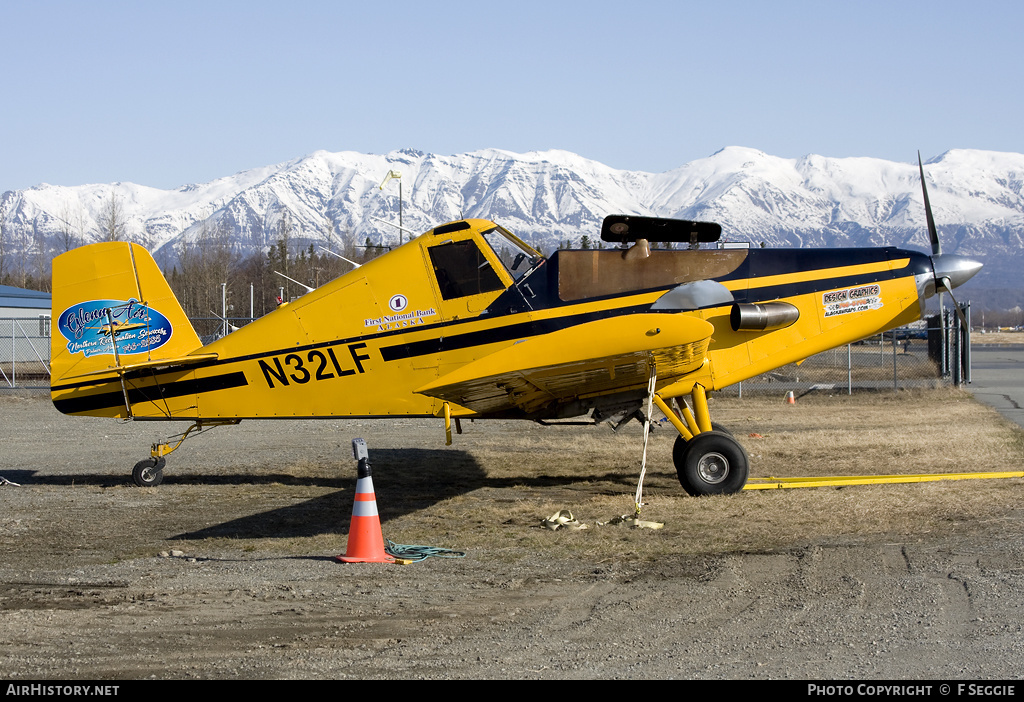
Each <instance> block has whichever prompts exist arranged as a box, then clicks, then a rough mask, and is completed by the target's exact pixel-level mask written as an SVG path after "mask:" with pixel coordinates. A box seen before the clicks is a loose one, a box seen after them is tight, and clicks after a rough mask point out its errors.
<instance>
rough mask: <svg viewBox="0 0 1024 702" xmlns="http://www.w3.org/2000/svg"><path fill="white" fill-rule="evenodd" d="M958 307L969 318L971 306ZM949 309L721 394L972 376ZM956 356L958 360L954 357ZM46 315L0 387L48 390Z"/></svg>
mask: <svg viewBox="0 0 1024 702" xmlns="http://www.w3.org/2000/svg"><path fill="white" fill-rule="evenodd" d="M963 310H964V312H965V315H966V316H967V319H968V321H969V320H970V316H969V315H970V306H969V305H964V307H963ZM191 321H192V324H193V326H194V327H195V330H196V333H197V334H199V338H200V339H201V340H202V342H203V343H204V344H208V343H210V342H211V341H213V340H215V339H218V338H220V337H221V336H223V335H224V334H226V333H230V332H231V331H233V330H235V329H238V328H240V327H242V326H245V325H246V324H248V323H249V322H251V321H253V320H252V319H250V318H248V317H232V318H228V319H221V318H220V317H197V318H194V319H192V320H191ZM967 329H969V325H968V326H967V327H965V326H964V325H962V324H961V322H960V319H959V316H958V315H956V314H955V313H954V312H953V310H950V309H946V310H945V314H944V315H943V316H942V317H939V316H938V315H936V316H934V317H930V318H929V319H928V320H927V321H926V322H924V323H921V324H920V325H919V326H915V327H905V328H901V329H896V330H894V331H891V332H885V333H884V334H879V335H877V336H873V337H871V338H869V339H865V340H863V341H860V342H857V343H856V344H850V345H849V346H841V347H839V348H835V349H832V350H830V351H826V352H824V353H819V354H817V355H815V356H811V357H810V358H808V359H806V360H805V361H803V362H802V363H799V364H796V363H792V364H789V365H787V366H783V367H781V368H777V369H775V370H773V371H770V372H768V373H764V374H763V375H759V376H757V377H754V378H751V379H749V380H745V381H743V382H742V383H737V384H735V385H733V386H730V387H728V388H725V389H724V390H722V391H721V392H722V393H725V394H733V395H736V394H738V395H739V396H740V397H742V396H743V395H744V394H757V393H775V392H781V393H786V392H788V391H790V390H792V391H794V392H795V393H796V394H798V395H799V394H804V393H807V392H811V391H814V390H829V391H840V392H842V391H845V392H848V393H852V392H853V391H854V390H855V389H900V388H912V387H934V386H937V385H939V384H942V383H947V382H951V383H954V384H959V383H961V382H965V381H968V382H969V381H970V335H969V332H967V331H966V330H967ZM957 360H959V362H957ZM49 385H50V318H49V317H39V318H26V319H0V389H13V388H20V389H48V388H49Z"/></svg>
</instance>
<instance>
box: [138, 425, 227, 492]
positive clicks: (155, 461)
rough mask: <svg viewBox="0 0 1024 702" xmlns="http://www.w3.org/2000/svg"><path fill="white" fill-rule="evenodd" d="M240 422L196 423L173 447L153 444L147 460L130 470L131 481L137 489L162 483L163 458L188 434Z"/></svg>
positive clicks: (179, 444) (165, 461)
mask: <svg viewBox="0 0 1024 702" xmlns="http://www.w3.org/2000/svg"><path fill="white" fill-rule="evenodd" d="M240 421H241V420H240V419H228V420H220V421H214V422H206V423H205V425H204V423H203V422H196V423H195V424H193V425H192V426H190V427H189V428H188V429H186V430H185V432H184V433H182V434H179V435H178V437H180V438H178V443H176V444H174V446H171V445H170V444H169V443H160V444H153V448H152V449H150V452H149V458H143V459H142V460H141V461H139V462H138V463H136V464H135V467H134V468H132V481H133V482H134V483H135V484H136V485H138V486H139V487H156V486H157V485H159V484H160V483H162V482H163V481H164V466H165V465H166V464H167V459H166V458H165V456H167V455H168V454H169V453H173V452H174V451H175V450H176V449H177V448H178V447H179V446H181V445H182V443H184V441H185V439H187V438H188V437H189V435H190V434H192V433H196V434H198V433H200V432H203V431H206V430H208V429H213V428H214V427H220V426H227V425H231V424H238V423H239V422H240ZM172 438H174V437H172Z"/></svg>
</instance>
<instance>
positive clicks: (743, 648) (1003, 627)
mask: <svg viewBox="0 0 1024 702" xmlns="http://www.w3.org/2000/svg"><path fill="white" fill-rule="evenodd" d="M712 411H713V416H714V418H715V421H716V422H719V423H721V424H723V425H725V426H727V427H729V428H731V429H732V430H733V431H734V432H735V433H736V434H737V436H739V437H740V439H741V441H742V442H743V443H744V445H745V446H746V447H747V450H748V451H749V453H750V454H751V458H752V463H753V466H754V467H753V471H752V472H753V474H754V475H756V476H767V475H776V476H786V475H789V476H793V475H815V474H816V475H821V474H835V473H840V474H860V473H875V474H885V473H898V472H945V471H978V470H1020V464H1021V456H1022V447H1024V441H1022V439H1021V432H1020V430H1019V429H1016V428H1014V427H1012V426H1010V425H1009V424H1008V423H1006V422H1004V421H1003V420H1002V419H1001V418H999V417H998V415H996V414H995V413H994V412H992V411H990V410H988V409H985V408H982V407H981V406H979V405H977V404H976V403H974V402H973V401H972V400H971V399H970V398H969V397H968V396H967V395H965V394H961V393H956V392H953V391H933V392H926V393H901V394H899V395H893V394H891V393H890V394H879V395H864V396H854V397H852V398H849V397H845V396H837V397H834V398H829V397H824V396H815V395H810V396H807V397H806V398H801V401H800V402H799V403H798V404H797V405H795V406H793V405H786V404H785V403H783V402H782V401H781V398H766V399H756V398H747V399H744V400H726V399H717V400H715V401H713V403H712ZM897 420H898V421H897ZM897 423H898V427H899V428H897V427H895V426H894V425H896V424H897ZM182 428H183V427H182ZM173 431H174V428H173V427H171V426H169V425H161V424H144V423H136V424H119V423H116V422H112V421H104V420H89V419H78V418H69V417H64V416H61V415H59V414H58V413H57V412H56V411H55V410H54V409H53V408H52V406H51V405H50V404H49V402H48V400H47V399H46V398H44V397H10V396H7V397H0V476H2V477H3V478H5V479H7V480H8V481H12V482H14V483H19V484H20V486H15V485H9V484H8V485H0V544H2V549H3V554H4V557H3V559H2V563H0V632H2V633H0V667H2V670H3V671H4V674H5V677H8V678H12V679H18V678H22V679H39V678H50V679H65V680H70V679H106V678H111V679H137V678H147V677H155V678H168V679H169V678H225V679H227V678H327V677H329V678H389V679H399V678H406V679H424V678H541V679H556V678H566V677H570V678H616V677H617V678H741V679H742V678H756V679H770V678H788V679H836V678H870V679H879V678H889V679H913V678H929V679H961V680H963V679H981V678H988V679H992V678H1019V677H1021V676H1022V675H1024V655H1022V653H1024V636H1022V631H1021V628H1022V624H1021V622H1024V598H1022V595H1024V523H1022V517H1024V509H1022V508H1021V504H1022V501H1021V498H1022V497H1024V481H1022V480H1020V479H1009V480H985V481H960V482H941V483H921V484H909V485H880V486H867V487H850V488H844V489H834V488H820V489H814V490H792V491H789V490H786V491H783V490H770V491H769V490H766V491H756V492H750V491H747V492H744V493H742V494H739V495H734V496H729V497H719V498H702V499H695V498H690V497H687V496H686V495H685V494H684V493H683V491H682V489H681V488H680V487H679V484H678V482H677V480H676V478H675V475H674V472H673V470H672V468H671V458H670V455H671V446H672V441H673V439H674V436H673V435H672V433H671V432H670V431H667V430H659V431H656V432H654V435H653V437H652V446H651V452H650V472H649V474H648V477H647V480H646V482H645V493H644V494H645V501H646V503H647V504H646V506H645V507H644V512H643V517H644V518H645V519H649V520H656V521H660V522H663V523H664V524H665V527H664V528H663V529H661V530H648V529H629V528H627V527H623V526H599V525H598V524H597V522H598V521H606V520H608V519H609V518H611V517H614V516H616V515H618V514H622V513H625V512H629V511H630V510H631V508H632V500H633V491H634V489H635V485H636V479H637V474H638V469H639V453H640V446H641V443H640V442H641V433H640V430H639V427H638V425H636V424H633V425H631V426H629V427H627V428H624V429H623V430H622V431H621V432H620V433H619V434H618V435H614V434H612V433H611V431H610V430H608V429H607V428H605V427H600V428H579V427H573V428H569V427H547V428H545V427H540V426H536V425H532V424H523V423H508V422H477V423H472V424H469V423H467V424H466V426H465V433H464V434H463V435H461V436H457V437H456V438H455V444H454V446H452V447H449V448H446V447H444V445H443V429H442V426H441V423H440V421H409V420H398V421H392V422H368V421H323V422H279V423H274V422H263V423H261V422H248V423H246V422H243V423H242V424H241V425H240V426H238V427H232V428H222V429H216V430H214V431H212V432H211V433H209V434H205V435H202V436H199V437H197V438H195V439H190V440H189V441H188V442H187V443H186V444H185V445H184V447H183V448H182V449H180V450H179V451H178V452H177V453H175V454H173V455H172V456H171V457H170V458H169V460H168V468H167V478H166V481H165V483H164V485H162V486H161V487H159V488H150V489H142V488H137V487H134V486H132V485H131V484H130V478H129V477H128V472H129V470H130V468H131V466H132V465H133V464H134V463H135V461H137V460H139V459H140V458H143V457H144V456H145V455H146V454H147V452H148V446H149V444H150V443H151V442H152V441H154V440H156V439H163V438H165V437H166V436H168V435H169V434H171V433H173ZM355 437H363V438H365V439H366V440H367V443H368V444H369V447H370V456H371V462H372V465H373V469H374V484H375V487H376V494H377V501H378V506H379V509H380V512H381V517H382V520H383V530H384V535H385V537H387V538H389V539H391V540H393V541H395V542H398V543H401V544H423V545H429V546H437V547H444V548H451V549H459V550H462V551H465V553H466V555H465V557H464V558H460V559H441V558H430V559H428V560H426V561H424V562H421V563H417V564H412V565H405V566H397V565H378V564H371V565H341V564H339V563H336V562H334V560H333V558H332V557H333V556H334V555H336V554H338V553H343V552H344V551H345V548H346V534H347V531H348V525H349V517H350V514H351V509H352V494H353V487H354V483H355V463H354V461H353V460H352V455H351V450H350V441H351V439H352V438H355ZM563 508H567V509H570V510H572V511H573V512H574V514H576V515H577V516H578V517H579V518H580V519H581V520H582V521H584V522H586V523H587V525H588V528H587V529H585V530H580V531H558V532H552V531H548V530H544V529H542V528H539V526H538V524H539V521H540V519H541V518H542V517H545V516H548V515H550V514H552V513H554V512H556V511H557V510H559V509H563ZM161 552H165V553H166V554H170V555H164V556H162V555H161Z"/></svg>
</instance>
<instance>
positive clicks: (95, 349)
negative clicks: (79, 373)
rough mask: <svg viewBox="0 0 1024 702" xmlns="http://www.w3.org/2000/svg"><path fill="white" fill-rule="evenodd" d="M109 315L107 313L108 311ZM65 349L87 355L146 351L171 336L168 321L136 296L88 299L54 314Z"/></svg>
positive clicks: (159, 345)
mask: <svg viewBox="0 0 1024 702" xmlns="http://www.w3.org/2000/svg"><path fill="white" fill-rule="evenodd" d="M108 310H109V311H110V315H109V316H108V315H107V311H108ZM57 328H58V329H59V330H60V333H61V335H63V337H64V338H65V339H67V340H68V351H70V352H71V353H83V354H85V357H86V358H89V357H90V356H101V355H113V354H114V344H115V343H116V344H117V353H118V354H133V353H145V352H147V351H152V350H153V349H158V348H160V347H161V346H163V345H164V344H166V343H167V342H168V341H170V339H171V333H172V332H173V330H172V329H171V323H170V322H169V321H168V319H167V317H165V316H163V315H162V314H160V312H158V311H157V310H155V309H153V308H152V307H148V306H146V305H144V304H142V303H141V302H139V301H138V300H135V299H131V300H89V301H88V302H80V303H78V304H76V305H72V306H71V307H69V308H67V309H66V310H64V311H63V312H61V314H60V317H58V318H57Z"/></svg>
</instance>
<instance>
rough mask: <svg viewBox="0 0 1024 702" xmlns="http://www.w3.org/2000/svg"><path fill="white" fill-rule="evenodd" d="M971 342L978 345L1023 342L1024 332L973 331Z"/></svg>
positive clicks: (1002, 344) (1001, 344)
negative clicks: (985, 332) (983, 332)
mask: <svg viewBox="0 0 1024 702" xmlns="http://www.w3.org/2000/svg"><path fill="white" fill-rule="evenodd" d="M971 343H972V344H977V345H979V346H1004V345H1007V344H1024V332H989V333H987V334H978V333H974V334H971Z"/></svg>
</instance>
